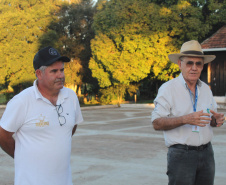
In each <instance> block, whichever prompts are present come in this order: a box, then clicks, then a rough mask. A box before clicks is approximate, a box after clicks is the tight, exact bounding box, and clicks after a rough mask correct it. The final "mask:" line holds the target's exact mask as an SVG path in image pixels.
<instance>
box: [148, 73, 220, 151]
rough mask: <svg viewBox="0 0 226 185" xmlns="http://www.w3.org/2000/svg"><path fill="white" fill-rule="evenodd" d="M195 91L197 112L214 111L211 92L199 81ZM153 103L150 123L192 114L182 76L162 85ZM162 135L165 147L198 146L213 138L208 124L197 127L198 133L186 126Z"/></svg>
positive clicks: (189, 99)
mask: <svg viewBox="0 0 226 185" xmlns="http://www.w3.org/2000/svg"><path fill="white" fill-rule="evenodd" d="M197 91H198V101H197V111H201V110H203V112H205V113H207V108H208V109H211V110H214V111H216V110H217V104H216V102H215V100H214V98H213V95H212V92H211V90H210V88H209V87H208V86H207V85H206V84H205V83H204V82H202V81H201V80H198V85H197ZM154 103H155V109H154V111H153V112H152V119H151V121H152V122H153V121H154V120H155V119H157V118H161V117H179V116H183V115H186V114H190V113H192V112H193V105H192V101H191V97H190V93H189V89H188V88H187V84H186V82H185V80H184V78H183V76H182V74H180V75H179V77H177V78H175V79H172V80H170V81H168V82H166V83H164V84H163V85H162V86H161V87H160V88H159V91H158V95H157V97H156V98H155V100H154ZM163 134H164V139H165V144H166V146H167V147H169V146H171V145H174V144H185V145H191V146H200V145H202V144H206V143H208V142H209V141H211V139H212V137H213V131H212V127H211V126H210V124H208V125H206V126H205V127H199V132H193V131H192V125H189V124H186V125H183V126H180V127H177V128H175V129H172V130H167V131H163Z"/></svg>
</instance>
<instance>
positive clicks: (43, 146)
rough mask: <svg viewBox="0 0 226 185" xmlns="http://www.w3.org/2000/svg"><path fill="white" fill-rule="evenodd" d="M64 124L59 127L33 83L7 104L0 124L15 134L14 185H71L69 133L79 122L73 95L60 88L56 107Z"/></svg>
mask: <svg viewBox="0 0 226 185" xmlns="http://www.w3.org/2000/svg"><path fill="white" fill-rule="evenodd" d="M60 104H61V106H62V107H63V112H62V113H61V114H60V115H62V116H64V117H65V119H66V123H65V124H64V125H63V126H60V123H59V120H58V114H57V111H56V107H55V106H54V105H53V104H52V103H50V101H49V100H47V99H46V98H44V97H43V96H42V95H41V93H40V92H39V90H38V88H37V85H36V81H35V82H34V85H33V86H32V87H29V88H27V89H25V90H24V91H22V92H21V93H20V94H18V95H16V96H15V97H14V98H13V99H12V100H10V102H9V103H8V104H7V107H6V110H5V112H4V114H3V116H2V119H1V121H0V125H1V127H2V128H3V129H5V130H7V131H9V132H15V135H14V138H15V155H14V162H15V185H72V178H71V167H70V155H71V140H72V129H73V127H74V126H75V125H76V124H79V123H81V122H82V121H83V117H82V114H81V110H80V106H79V102H78V98H77V96H76V94H75V93H74V91H72V90H71V89H68V88H65V87H63V88H62V89H61V90H60V93H59V95H58V100H57V105H60Z"/></svg>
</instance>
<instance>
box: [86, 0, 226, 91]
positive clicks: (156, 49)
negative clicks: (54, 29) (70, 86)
mask: <svg viewBox="0 0 226 185" xmlns="http://www.w3.org/2000/svg"><path fill="white" fill-rule="evenodd" d="M223 6H225V5H224V3H223V2H222V1H217V2H216V1H211V0H209V1H194V0H190V1H180V0H175V1H164V0H142V1H140V0H110V1H101V2H100V3H99V8H98V12H97V13H96V15H95V18H94V24H93V26H94V29H95V32H96V37H95V39H94V40H93V41H92V43H91V48H92V54H93V57H92V59H91V61H90V68H91V70H92V73H93V76H94V77H95V78H97V79H98V81H99V84H100V86H101V87H109V86H111V85H115V84H129V83H130V82H138V81H140V80H141V79H143V78H145V77H147V76H148V75H150V76H151V77H152V78H156V79H159V80H164V81H166V80H169V79H171V78H172V77H174V74H175V72H177V71H178V68H177V66H175V65H174V64H172V63H171V62H169V59H168V54H169V53H173V52H177V51H178V48H179V47H180V46H181V44H182V43H183V42H185V41H187V40H191V39H195V40H199V41H202V39H204V38H205V36H206V35H207V34H208V33H209V32H210V31H211V29H212V28H213V26H214V24H216V23H218V24H219V23H220V24H221V25H222V24H224V23H223V21H225V20H224V19H222V18H221V16H222V14H223V11H222V10H221V9H222V7H223ZM213 19H214V20H215V22H213Z"/></svg>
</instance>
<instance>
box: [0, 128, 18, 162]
mask: <svg viewBox="0 0 226 185" xmlns="http://www.w3.org/2000/svg"><path fill="white" fill-rule="evenodd" d="M13 134H14V132H8V131H6V130H4V129H3V128H2V127H1V126H0V146H1V148H2V149H3V150H4V151H5V152H6V153H7V154H8V155H10V156H11V157H12V158H14V151H15V140H14V139H13V137H12V136H13Z"/></svg>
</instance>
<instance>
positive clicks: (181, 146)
mask: <svg viewBox="0 0 226 185" xmlns="http://www.w3.org/2000/svg"><path fill="white" fill-rule="evenodd" d="M210 145H211V143H210V142H209V143H207V144H205V145H200V146H189V145H181V144H175V145H172V146H170V147H172V148H178V149H184V150H197V151H202V150H204V149H205V148H207V147H209V146H210Z"/></svg>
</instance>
